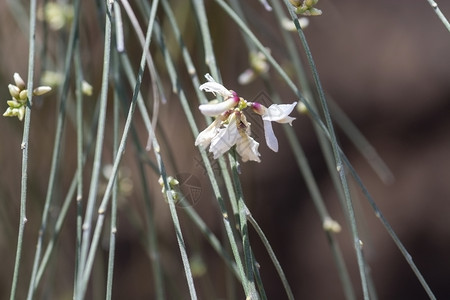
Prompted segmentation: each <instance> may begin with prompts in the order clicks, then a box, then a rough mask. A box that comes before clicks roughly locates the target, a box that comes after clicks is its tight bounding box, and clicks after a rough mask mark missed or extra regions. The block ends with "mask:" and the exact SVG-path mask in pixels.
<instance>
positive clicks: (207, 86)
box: [200, 82, 233, 98]
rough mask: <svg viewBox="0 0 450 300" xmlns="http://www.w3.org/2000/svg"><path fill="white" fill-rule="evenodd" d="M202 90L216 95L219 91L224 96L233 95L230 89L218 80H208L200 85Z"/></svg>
mask: <svg viewBox="0 0 450 300" xmlns="http://www.w3.org/2000/svg"><path fill="white" fill-rule="evenodd" d="M200 90H202V91H205V92H210V93H213V94H214V95H216V93H217V94H219V95H221V96H222V97H224V98H229V97H233V94H232V93H231V92H230V90H229V89H227V88H226V87H224V86H223V85H221V84H220V83H217V82H206V83H204V84H202V85H201V86H200Z"/></svg>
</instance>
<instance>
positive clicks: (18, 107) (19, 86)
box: [3, 73, 52, 121]
mask: <svg viewBox="0 0 450 300" xmlns="http://www.w3.org/2000/svg"><path fill="white" fill-rule="evenodd" d="M14 82H15V84H16V85H13V84H9V85H8V89H9V93H10V94H11V97H12V100H8V101H7V103H8V106H9V107H8V109H7V110H6V111H5V113H4V114H3V116H5V117H17V118H19V120H20V121H22V120H23V117H24V116H25V107H26V105H27V102H28V90H27V89H26V84H25V81H23V79H22V77H20V75H19V74H18V73H14ZM51 89H52V88H51V87H49V86H40V87H37V88H35V89H34V90H33V95H34V96H41V95H44V94H46V93H48V92H50V91H51Z"/></svg>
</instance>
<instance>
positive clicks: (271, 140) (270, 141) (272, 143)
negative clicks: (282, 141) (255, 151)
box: [263, 120, 278, 152]
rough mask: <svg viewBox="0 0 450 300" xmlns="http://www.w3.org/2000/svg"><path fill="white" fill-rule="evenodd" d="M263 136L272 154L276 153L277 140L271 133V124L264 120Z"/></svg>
mask: <svg viewBox="0 0 450 300" xmlns="http://www.w3.org/2000/svg"><path fill="white" fill-rule="evenodd" d="M263 122H264V136H265V138H266V144H267V146H268V147H269V148H270V149H271V150H272V151H274V152H278V140H277V137H276V136H275V133H274V132H273V128H272V122H270V121H266V120H264V121H263Z"/></svg>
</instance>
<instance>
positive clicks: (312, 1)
mask: <svg viewBox="0 0 450 300" xmlns="http://www.w3.org/2000/svg"><path fill="white" fill-rule="evenodd" d="M317 2H319V0H305V2H304V5H306V6H307V7H309V8H311V7H313V6H314V5H316V4H317Z"/></svg>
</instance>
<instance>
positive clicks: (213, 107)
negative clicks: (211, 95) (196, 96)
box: [198, 97, 239, 117]
mask: <svg viewBox="0 0 450 300" xmlns="http://www.w3.org/2000/svg"><path fill="white" fill-rule="evenodd" d="M238 103H239V99H238V98H237V97H233V98H229V99H228V100H225V101H222V102H219V103H214V104H210V103H208V104H202V105H200V106H199V107H198V108H199V109H200V111H201V112H202V114H204V115H205V116H210V117H212V116H218V115H220V114H223V113H224V112H226V111H227V110H229V109H231V108H233V107H235V106H236V105H237V104H238Z"/></svg>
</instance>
